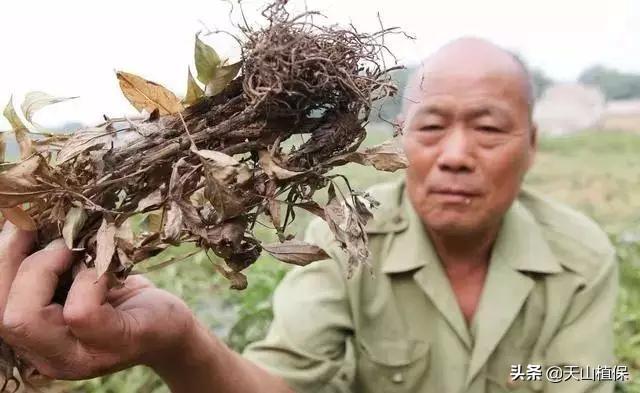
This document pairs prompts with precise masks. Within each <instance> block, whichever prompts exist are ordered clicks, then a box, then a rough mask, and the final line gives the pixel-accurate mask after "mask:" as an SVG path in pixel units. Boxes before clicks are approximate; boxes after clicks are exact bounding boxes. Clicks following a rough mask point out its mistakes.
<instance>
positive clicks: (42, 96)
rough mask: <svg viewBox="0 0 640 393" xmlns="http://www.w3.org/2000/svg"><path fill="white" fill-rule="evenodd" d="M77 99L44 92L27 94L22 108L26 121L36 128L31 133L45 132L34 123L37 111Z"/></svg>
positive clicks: (32, 128) (31, 129)
mask: <svg viewBox="0 0 640 393" xmlns="http://www.w3.org/2000/svg"><path fill="white" fill-rule="evenodd" d="M75 98H78V97H54V96H52V95H50V94H47V93H44V92H42V91H32V92H29V93H27V95H26V96H25V97H24V101H22V105H21V108H22V113H24V117H25V119H27V121H28V122H30V123H31V124H32V125H33V126H34V127H31V128H30V131H31V132H34V133H40V132H42V131H44V130H43V129H42V127H39V126H37V125H36V124H35V123H34V122H33V116H34V115H35V114H36V112H37V111H39V110H40V109H42V108H44V107H46V106H49V105H53V104H57V103H60V102H64V101H68V100H73V99H75Z"/></svg>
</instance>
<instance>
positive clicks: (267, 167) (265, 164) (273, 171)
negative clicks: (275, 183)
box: [258, 150, 304, 180]
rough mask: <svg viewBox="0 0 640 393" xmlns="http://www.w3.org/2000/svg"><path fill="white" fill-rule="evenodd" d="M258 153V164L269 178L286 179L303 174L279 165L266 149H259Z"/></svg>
mask: <svg viewBox="0 0 640 393" xmlns="http://www.w3.org/2000/svg"><path fill="white" fill-rule="evenodd" d="M258 155H259V157H260V166H261V167H262V169H263V170H264V171H265V173H266V174H267V175H268V176H269V177H270V178H271V179H277V180H286V179H291V178H292V177H295V176H299V175H302V174H304V173H303V172H294V171H290V170H288V169H285V168H283V167H281V166H280V165H278V164H277V163H276V161H275V159H274V158H273V156H272V155H271V153H270V152H269V151H267V150H261V151H260V152H258Z"/></svg>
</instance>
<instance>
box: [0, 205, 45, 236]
mask: <svg viewBox="0 0 640 393" xmlns="http://www.w3.org/2000/svg"><path fill="white" fill-rule="evenodd" d="M0 213H2V215H3V216H4V218H6V219H7V220H9V221H11V223H13V225H15V226H17V227H18V228H20V229H22V230H23V231H35V230H36V229H38V225H37V224H36V222H35V221H34V220H33V218H31V216H30V215H29V213H27V212H25V211H24V210H22V209H21V208H20V206H14V207H8V208H6V207H5V208H0Z"/></svg>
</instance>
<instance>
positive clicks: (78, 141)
mask: <svg viewBox="0 0 640 393" xmlns="http://www.w3.org/2000/svg"><path fill="white" fill-rule="evenodd" d="M107 126H108V123H107V124H104V125H102V126H100V127H96V128H88V129H84V130H79V131H77V132H75V133H74V134H73V136H72V137H71V138H69V139H68V140H67V141H66V142H65V143H64V145H63V146H62V149H61V150H60V151H59V152H58V155H57V157H56V164H58V165H60V164H63V163H65V162H67V161H69V160H71V159H73V158H75V157H77V156H78V155H80V154H81V153H83V152H90V151H93V150H97V149H100V148H102V147H103V146H105V145H108V144H110V143H111V142H112V141H113V136H112V135H111V133H110V132H109V131H107Z"/></svg>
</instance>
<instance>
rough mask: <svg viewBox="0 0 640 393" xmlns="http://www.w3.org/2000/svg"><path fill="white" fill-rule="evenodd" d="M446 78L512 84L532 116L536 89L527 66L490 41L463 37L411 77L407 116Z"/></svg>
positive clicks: (406, 106) (429, 59)
mask: <svg viewBox="0 0 640 393" xmlns="http://www.w3.org/2000/svg"><path fill="white" fill-rule="evenodd" d="M445 77H453V78H459V79H460V80H461V81H463V80H478V81H482V80H485V81H486V80H491V79H495V80H498V79H499V80H501V81H502V82H504V81H508V84H509V85H510V88H511V89H514V90H515V93H516V96H518V97H519V98H521V99H522V100H523V101H524V102H525V103H526V105H527V106H528V114H529V116H531V114H532V112H533V105H534V102H535V97H534V89H533V84H532V81H531V76H530V74H529V71H528V70H527V67H526V66H525V65H524V63H523V62H522V61H521V60H520V59H519V58H518V57H517V56H515V55H514V54H513V53H511V52H509V51H507V50H505V49H502V48H500V47H498V46H496V45H495V44H493V43H491V42H489V41H486V40H483V39H479V38H460V39H457V40H455V41H453V42H451V43H449V44H447V45H445V46H443V47H442V48H440V49H439V50H438V51H437V52H436V53H434V54H433V55H431V56H430V57H428V58H426V59H425V60H424V61H423V62H422V63H421V65H420V67H419V68H418V69H417V70H416V71H415V72H414V73H413V74H412V75H411V77H410V79H409V82H408V84H407V86H406V88H405V92H404V100H403V114H405V115H406V114H407V112H408V110H409V108H410V107H411V106H412V105H413V104H414V103H416V102H419V101H420V99H421V97H422V96H423V95H424V93H425V92H430V89H433V88H437V87H436V86H435V85H436V84H435V83H433V82H434V81H437V80H439V79H442V78H445ZM431 92H432V91H431Z"/></svg>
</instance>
